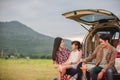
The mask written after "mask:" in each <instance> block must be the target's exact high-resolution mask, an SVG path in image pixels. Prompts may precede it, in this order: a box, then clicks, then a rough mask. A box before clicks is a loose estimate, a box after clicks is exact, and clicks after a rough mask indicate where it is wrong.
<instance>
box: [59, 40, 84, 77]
mask: <svg viewBox="0 0 120 80" xmlns="http://www.w3.org/2000/svg"><path fill="white" fill-rule="evenodd" d="M81 48H82V45H81V44H80V42H79V41H73V42H72V52H71V53H70V56H69V58H68V60H67V61H66V62H65V63H64V64H62V65H61V66H59V70H60V71H61V73H62V74H61V75H62V76H63V75H64V74H65V73H66V70H67V69H71V68H73V69H76V68H77V65H78V64H79V62H80V60H81V57H82V51H81Z"/></svg>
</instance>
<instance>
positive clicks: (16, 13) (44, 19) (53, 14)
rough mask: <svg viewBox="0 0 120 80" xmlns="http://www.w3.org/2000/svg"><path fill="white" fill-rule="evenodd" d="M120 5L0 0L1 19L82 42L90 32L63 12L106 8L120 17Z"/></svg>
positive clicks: (103, 0) (111, 1) (87, 0)
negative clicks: (66, 16)
mask: <svg viewBox="0 0 120 80" xmlns="http://www.w3.org/2000/svg"><path fill="white" fill-rule="evenodd" d="M119 4H120V0H0V21H15V20H17V21H19V22H21V23H23V24H25V25H27V26H29V27H30V28H32V29H33V30H35V31H37V32H39V33H42V34H45V35H48V36H51V37H57V36H59V37H62V38H65V39H70V40H80V41H82V40H83V38H84V36H85V34H86V33H87V31H86V30H85V29H84V28H82V27H81V26H80V24H79V23H77V22H75V21H72V20H69V19H66V18H65V17H64V16H62V14H63V13H65V12H68V11H73V10H79V9H105V10H109V11H111V12H113V13H114V14H115V15H117V16H120V5H119ZM87 27H88V26H87Z"/></svg>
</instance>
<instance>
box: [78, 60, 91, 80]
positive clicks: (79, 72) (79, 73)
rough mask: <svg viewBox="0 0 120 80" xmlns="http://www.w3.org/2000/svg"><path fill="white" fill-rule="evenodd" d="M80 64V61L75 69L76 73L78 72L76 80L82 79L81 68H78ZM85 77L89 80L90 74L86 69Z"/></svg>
mask: <svg viewBox="0 0 120 80" xmlns="http://www.w3.org/2000/svg"><path fill="white" fill-rule="evenodd" d="M82 64H83V62H80V63H79V64H78V66H77V70H76V73H77V74H78V77H77V80H82V76H83V71H82V69H80V67H82ZM86 78H87V80H90V74H89V72H88V71H87V72H86Z"/></svg>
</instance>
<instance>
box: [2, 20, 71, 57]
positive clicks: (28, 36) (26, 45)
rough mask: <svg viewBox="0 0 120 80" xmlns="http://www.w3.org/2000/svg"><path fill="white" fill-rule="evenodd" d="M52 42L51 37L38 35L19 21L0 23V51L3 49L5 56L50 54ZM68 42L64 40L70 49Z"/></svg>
mask: <svg viewBox="0 0 120 80" xmlns="http://www.w3.org/2000/svg"><path fill="white" fill-rule="evenodd" d="M53 41H54V38H53V37H50V36H47V35H44V34H41V33H38V32H36V31H35V30H33V29H31V28H29V27H28V26H26V25H25V24H22V23H21V22H19V21H10V22H0V49H1V50H2V49H3V48H4V52H5V53H6V55H8V54H13V53H14V54H15V53H18V54H24V55H39V54H50V53H51V52H52V47H53ZM70 42H71V41H70V40H65V43H66V46H67V47H68V48H70ZM7 49H8V50H7ZM9 49H10V50H9Z"/></svg>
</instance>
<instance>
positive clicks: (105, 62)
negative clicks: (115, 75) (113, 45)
mask: <svg viewBox="0 0 120 80" xmlns="http://www.w3.org/2000/svg"><path fill="white" fill-rule="evenodd" d="M107 53H108V50H105V49H103V58H102V61H101V63H100V65H99V66H101V67H105V65H106V64H107V60H106V55H107Z"/></svg>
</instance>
